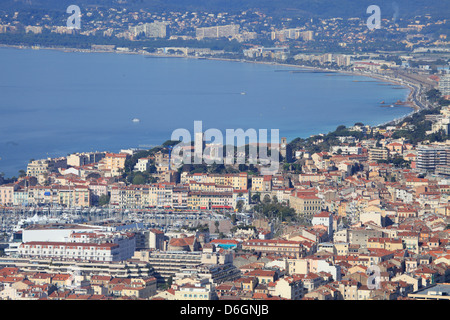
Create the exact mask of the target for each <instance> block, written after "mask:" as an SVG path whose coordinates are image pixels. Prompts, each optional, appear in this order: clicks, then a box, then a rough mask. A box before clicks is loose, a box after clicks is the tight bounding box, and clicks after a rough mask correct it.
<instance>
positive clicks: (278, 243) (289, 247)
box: [242, 239, 306, 257]
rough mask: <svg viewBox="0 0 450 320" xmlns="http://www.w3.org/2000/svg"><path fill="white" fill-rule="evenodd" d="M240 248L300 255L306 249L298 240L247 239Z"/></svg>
mask: <svg viewBox="0 0 450 320" xmlns="http://www.w3.org/2000/svg"><path fill="white" fill-rule="evenodd" d="M242 250H249V251H256V252H261V253H272V254H284V255H292V256H298V257H300V256H302V255H304V254H305V252H306V249H305V248H304V246H303V245H302V242H300V241H287V240H260V239H249V240H246V241H244V242H243V243H242Z"/></svg>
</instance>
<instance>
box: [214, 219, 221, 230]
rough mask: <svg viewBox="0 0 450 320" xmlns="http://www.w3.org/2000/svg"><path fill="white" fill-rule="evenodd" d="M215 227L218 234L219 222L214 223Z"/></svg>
mask: <svg viewBox="0 0 450 320" xmlns="http://www.w3.org/2000/svg"><path fill="white" fill-rule="evenodd" d="M214 226H215V227H216V233H219V226H220V223H219V221H216V222H214Z"/></svg>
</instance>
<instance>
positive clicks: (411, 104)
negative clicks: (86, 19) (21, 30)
mask: <svg viewBox="0 0 450 320" xmlns="http://www.w3.org/2000/svg"><path fill="white" fill-rule="evenodd" d="M0 48H14V49H32V50H56V51H62V52H79V53H114V54H130V55H142V56H147V57H155V58H187V59H198V60H215V61H226V62H243V63H253V64H262V65H271V66H282V67H290V68H296V69H302V70H311V71H318V72H328V73H338V74H345V75H349V76H363V77H368V78H370V79H376V80H378V81H382V82H384V83H386V84H388V85H396V86H400V87H403V88H405V89H408V90H409V94H408V96H407V98H406V101H404V102H402V104H401V105H397V106H396V107H408V108H411V109H412V111H411V112H410V113H408V114H406V115H404V116H402V117H399V118H395V119H392V120H389V121H387V122H385V123H381V124H378V125H376V126H375V127H379V126H385V125H390V124H396V123H398V122H400V121H402V120H403V119H405V118H407V117H409V116H411V115H412V114H414V113H416V112H418V111H420V110H422V108H421V107H420V106H419V105H418V103H417V101H416V99H415V95H414V93H415V90H417V88H415V86H414V84H413V83H411V82H408V81H406V80H404V79H400V78H391V77H388V76H383V75H379V74H371V73H364V72H357V71H348V70H333V69H328V68H323V67H316V66H304V65H298V64H289V63H283V62H276V61H250V60H245V59H233V58H217V57H197V56H188V55H175V54H163V53H150V52H147V51H143V50H140V51H120V50H114V51H107V50H93V49H77V48H66V47H42V46H31V47H30V46H23V45H3V44H0ZM318 134H320V133H318Z"/></svg>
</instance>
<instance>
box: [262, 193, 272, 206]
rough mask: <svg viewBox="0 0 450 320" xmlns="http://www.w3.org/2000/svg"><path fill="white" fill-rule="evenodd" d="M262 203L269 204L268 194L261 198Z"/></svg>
mask: <svg viewBox="0 0 450 320" xmlns="http://www.w3.org/2000/svg"><path fill="white" fill-rule="evenodd" d="M263 203H266V204H267V203H270V196H269V195H268V194H266V195H265V196H264V198H263Z"/></svg>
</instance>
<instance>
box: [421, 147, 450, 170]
mask: <svg viewBox="0 0 450 320" xmlns="http://www.w3.org/2000/svg"><path fill="white" fill-rule="evenodd" d="M449 160H450V148H449V147H447V146H436V145H433V146H420V147H418V148H417V164H416V168H417V169H418V170H419V171H423V172H430V171H431V172H432V171H434V170H435V169H436V166H442V165H447V164H450V161H449Z"/></svg>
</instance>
